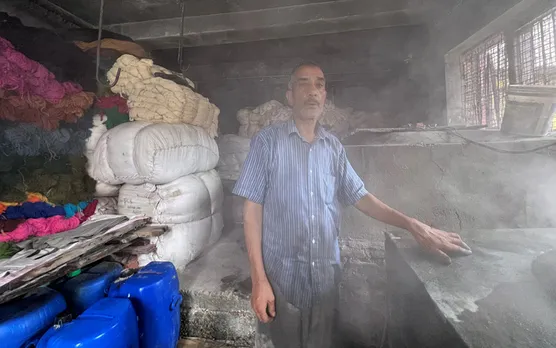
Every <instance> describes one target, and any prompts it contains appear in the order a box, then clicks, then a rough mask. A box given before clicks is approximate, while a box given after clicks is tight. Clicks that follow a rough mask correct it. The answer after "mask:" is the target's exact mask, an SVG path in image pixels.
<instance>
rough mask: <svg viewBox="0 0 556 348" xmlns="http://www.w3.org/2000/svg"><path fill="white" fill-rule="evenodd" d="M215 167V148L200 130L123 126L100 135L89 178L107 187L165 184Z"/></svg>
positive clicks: (174, 126) (142, 124)
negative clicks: (107, 185)
mask: <svg viewBox="0 0 556 348" xmlns="http://www.w3.org/2000/svg"><path fill="white" fill-rule="evenodd" d="M217 163H218V146H217V145H216V142H215V141H214V139H212V138H211V137H209V136H208V134H207V133H206V132H205V131H204V130H203V129H202V128H199V127H195V126H191V125H187V124H166V123H149V122H127V123H123V124H120V125H118V126H117V127H114V128H112V129H110V130H108V131H107V132H106V133H104V134H103V135H102V137H101V138H100V140H99V142H98V144H97V146H96V148H95V153H94V156H93V167H92V173H91V174H90V175H91V177H92V178H93V179H95V180H97V181H100V182H104V183H107V184H111V185H118V184H124V183H127V184H135V185H138V184H143V183H151V184H167V183H170V182H172V181H173V180H176V179H177V178H179V177H182V176H186V175H189V174H192V173H197V172H203V171H207V170H211V169H213V168H214V167H216V164H217Z"/></svg>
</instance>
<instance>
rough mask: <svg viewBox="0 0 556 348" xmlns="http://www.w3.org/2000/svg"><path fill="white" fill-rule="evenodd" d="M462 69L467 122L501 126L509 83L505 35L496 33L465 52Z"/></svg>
mask: <svg viewBox="0 0 556 348" xmlns="http://www.w3.org/2000/svg"><path fill="white" fill-rule="evenodd" d="M460 69H461V80H462V84H463V86H462V93H463V95H462V103H463V118H464V120H465V123H466V124H468V125H486V126H488V127H490V128H498V127H500V125H501V123H502V115H503V112H504V104H505V96H506V87H507V86H508V57H507V56H506V44H505V41H504V36H503V35H501V34H499V35H495V36H493V37H491V38H489V39H487V40H485V41H484V42H483V43H481V44H480V45H479V46H477V47H475V48H473V49H471V50H469V51H467V52H466V53H464V54H463V56H462V57H461V61H460Z"/></svg>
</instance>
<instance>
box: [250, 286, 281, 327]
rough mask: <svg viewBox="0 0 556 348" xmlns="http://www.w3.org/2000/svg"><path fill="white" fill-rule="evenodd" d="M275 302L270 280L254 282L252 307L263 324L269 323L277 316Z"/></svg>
mask: <svg viewBox="0 0 556 348" xmlns="http://www.w3.org/2000/svg"><path fill="white" fill-rule="evenodd" d="M274 301H275V298H274V292H273V291H272V286H270V283H269V282H268V280H262V281H257V282H253V289H252V293H251V307H253V310H254V311H255V314H256V315H257V318H259V320H260V321H262V322H263V323H268V322H269V321H271V320H272V318H274V317H275V316H276V307H275V305H274ZM267 310H268V311H267ZM269 314H270V315H269Z"/></svg>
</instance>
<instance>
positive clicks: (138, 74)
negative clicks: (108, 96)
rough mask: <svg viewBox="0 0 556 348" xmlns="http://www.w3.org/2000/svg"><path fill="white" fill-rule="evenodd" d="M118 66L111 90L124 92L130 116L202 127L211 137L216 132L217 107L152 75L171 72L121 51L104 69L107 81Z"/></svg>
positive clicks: (111, 77) (177, 85) (196, 94)
mask: <svg viewBox="0 0 556 348" xmlns="http://www.w3.org/2000/svg"><path fill="white" fill-rule="evenodd" d="M118 69H121V71H120V77H119V79H118V82H117V84H116V85H115V86H114V87H112V92H114V93H120V94H124V95H126V96H127V101H128V105H129V109H130V110H129V118H130V120H136V121H150V122H164V123H187V124H191V125H194V126H199V127H201V128H203V129H205V130H206V131H207V132H208V133H209V135H210V136H211V137H213V138H214V137H215V136H216V135H217V131H218V115H219V114H220V109H218V107H216V106H215V105H214V104H211V103H210V102H209V101H208V99H207V98H205V97H203V96H202V95H200V94H198V93H195V92H194V91H193V90H192V89H191V88H188V87H186V86H183V85H181V84H178V83H175V82H174V81H171V80H169V79H167V78H163V77H155V75H156V74H157V73H162V74H172V72H170V71H169V70H166V69H164V68H162V67H158V66H155V65H153V62H152V60H150V59H137V58H136V57H133V56H131V55H123V56H121V57H120V58H118V61H117V62H116V64H114V66H113V67H112V69H110V71H109V72H108V73H107V77H108V80H109V81H110V82H111V83H113V82H114V81H115V79H116V74H117V71H118ZM188 81H189V80H188ZM191 85H192V84H191ZM192 87H193V86H192Z"/></svg>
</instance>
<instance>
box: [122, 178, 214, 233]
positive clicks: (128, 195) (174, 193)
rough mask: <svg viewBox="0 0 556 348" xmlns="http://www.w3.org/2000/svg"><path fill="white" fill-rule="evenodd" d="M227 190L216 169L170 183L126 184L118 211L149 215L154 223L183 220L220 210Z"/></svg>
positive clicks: (128, 213) (204, 215)
mask: <svg viewBox="0 0 556 348" xmlns="http://www.w3.org/2000/svg"><path fill="white" fill-rule="evenodd" d="M223 199H224V193H223V190H222V183H221V182H220V178H219V177H218V174H217V173H216V171H215V170H211V171H208V172H202V173H196V174H191V175H187V176H184V177H181V178H178V179H176V180H174V181H172V182H171V183H169V184H164V185H153V184H142V185H131V184H125V185H123V186H122V188H121V189H120V194H119V197H118V213H119V214H121V215H127V216H136V215H145V216H149V217H151V218H152V222H153V223H159V224H181V223H186V222H191V221H196V220H201V219H204V218H206V217H208V216H211V215H213V214H215V213H216V212H219V211H220V210H221V208H222V202H223Z"/></svg>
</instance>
